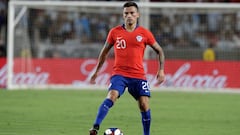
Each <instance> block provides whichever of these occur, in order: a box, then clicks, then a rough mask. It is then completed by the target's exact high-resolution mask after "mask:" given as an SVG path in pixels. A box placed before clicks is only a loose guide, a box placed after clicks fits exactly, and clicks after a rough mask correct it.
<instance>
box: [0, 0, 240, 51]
mask: <svg viewBox="0 0 240 135" xmlns="http://www.w3.org/2000/svg"><path fill="white" fill-rule="evenodd" d="M71 1H73V0H71ZM75 1H77V0H75ZM107 1H121V0H107ZM159 1H161V2H228V3H229V2H240V1H239V0H151V2H159ZM7 2H8V0H1V1H0V30H1V35H0V56H5V55H6V49H5V48H6V26H7V19H6V18H7ZM28 15H29V17H28V19H27V22H26V25H27V27H28V35H29V37H30V42H31V44H34V42H35V37H36V35H35V34H36V33H35V30H38V32H39V39H40V42H50V43H51V44H58V45H59V44H65V43H66V42H71V41H76V40H77V41H79V40H80V42H78V43H79V44H82V45H84V44H92V43H99V42H104V40H105V38H106V36H107V32H108V30H109V29H110V28H112V27H113V26H115V25H118V24H121V23H122V22H121V21H122V18H121V15H117V14H116V15H115V14H114V15H111V16H108V15H106V14H102V15H99V14H94V13H91V14H89V13H83V12H81V13H79V14H78V13H75V14H71V15H69V13H68V12H63V11H62V12H54V11H52V10H45V11H43V10H40V9H31V10H29V12H28ZM150 20H151V24H150V28H151V30H152V32H153V33H154V36H155V37H156V39H157V40H158V41H159V43H160V44H161V45H162V46H163V47H164V48H169V49H173V48H176V47H199V48H207V47H209V46H210V47H216V48H220V49H223V50H226V49H232V48H240V11H239V12H233V13H226V14H221V13H218V12H214V13H211V14H174V15H172V14H167V13H166V14H161V15H151V16H150ZM96 35H97V36H96ZM33 50H34V49H33Z"/></svg>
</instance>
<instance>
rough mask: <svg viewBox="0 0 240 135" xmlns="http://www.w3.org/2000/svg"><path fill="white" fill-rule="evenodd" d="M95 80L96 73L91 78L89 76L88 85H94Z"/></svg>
mask: <svg viewBox="0 0 240 135" xmlns="http://www.w3.org/2000/svg"><path fill="white" fill-rule="evenodd" d="M96 78H97V74H96V73H94V74H93V75H92V76H91V78H90V84H96V81H95V80H96Z"/></svg>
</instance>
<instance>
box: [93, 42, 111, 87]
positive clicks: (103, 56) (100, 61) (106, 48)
mask: <svg viewBox="0 0 240 135" xmlns="http://www.w3.org/2000/svg"><path fill="white" fill-rule="evenodd" d="M112 47H113V45H111V44H109V43H108V42H105V44H104V46H103V48H102V50H101V52H100V54H99V57H98V63H97V66H96V68H95V71H94V72H93V74H92V76H91V78H90V83H91V84H95V83H96V82H95V79H96V78H97V76H98V73H99V71H100V70H101V68H102V66H103V64H104V62H105V60H106V58H107V56H108V53H109V51H110V49H111V48H112Z"/></svg>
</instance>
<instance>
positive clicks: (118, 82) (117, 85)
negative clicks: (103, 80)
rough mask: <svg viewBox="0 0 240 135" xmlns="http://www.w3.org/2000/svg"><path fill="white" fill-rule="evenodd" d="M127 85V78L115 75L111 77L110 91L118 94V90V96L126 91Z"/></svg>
mask: <svg viewBox="0 0 240 135" xmlns="http://www.w3.org/2000/svg"><path fill="white" fill-rule="evenodd" d="M126 87H127V80H126V79H125V78H124V77H123V76H120V75H114V76H112V77H111V79H110V85H109V88H108V90H109V93H113V94H116V92H118V98H119V97H120V96H121V95H122V94H123V93H124V91H125V89H126Z"/></svg>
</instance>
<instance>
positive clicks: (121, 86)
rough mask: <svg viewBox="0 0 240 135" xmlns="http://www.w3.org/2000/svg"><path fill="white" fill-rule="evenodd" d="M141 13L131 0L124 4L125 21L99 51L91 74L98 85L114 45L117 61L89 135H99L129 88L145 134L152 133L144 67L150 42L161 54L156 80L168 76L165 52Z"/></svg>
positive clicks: (116, 28) (148, 90) (159, 80)
mask: <svg viewBox="0 0 240 135" xmlns="http://www.w3.org/2000/svg"><path fill="white" fill-rule="evenodd" d="M139 16H140V15H139V11H138V6H137V4H136V3H135V2H132V1H129V2H126V3H125V4H124V5H123V19H124V24H123V25H119V26H116V27H114V28H112V29H111V30H110V32H109V33H108V37H107V40H106V42H105V45H104V47H103V49H102V50H101V52H100V55H99V60H98V63H97V67H96V70H95V72H94V73H93V75H92V76H91V80H90V83H92V84H95V79H96V78H97V76H98V73H99V71H100V69H101V67H102V65H103V63H104V62H105V60H106V58H107V54H108V52H109V51H110V49H111V48H112V47H114V53H115V63H114V66H113V75H112V77H111V80H110V86H109V89H108V94H107V97H106V98H105V100H104V101H103V103H102V104H101V105H100V107H99V109H98V114H97V116H96V119H95V122H94V124H93V127H92V128H91V129H90V135H97V132H98V130H99V127H100V124H101V123H102V121H103V119H104V118H105V116H106V115H107V113H108V111H109V109H110V108H111V107H112V106H113V104H114V102H116V100H117V99H118V98H119V97H120V96H121V95H122V94H123V93H124V91H125V89H126V88H128V92H129V93H130V94H131V95H132V96H133V97H134V98H135V99H136V100H137V101H138V105H139V109H140V112H141V116H142V125H143V133H144V135H150V123H151V112H150V108H149V97H150V88H149V83H148V82H147V80H146V77H145V72H144V68H143V56H144V50H145V48H146V45H149V46H151V47H152V48H153V49H154V50H155V51H156V53H157V54H158V60H159V70H158V71H157V77H156V79H157V81H158V83H159V84H160V83H162V82H163V81H164V79H165V75H164V53H163V50H162V48H161V47H160V45H159V44H158V43H157V42H156V40H155V38H154V36H153V34H152V33H151V32H150V31H148V30H147V29H145V28H143V27H141V26H139V25H138V18H139Z"/></svg>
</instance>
